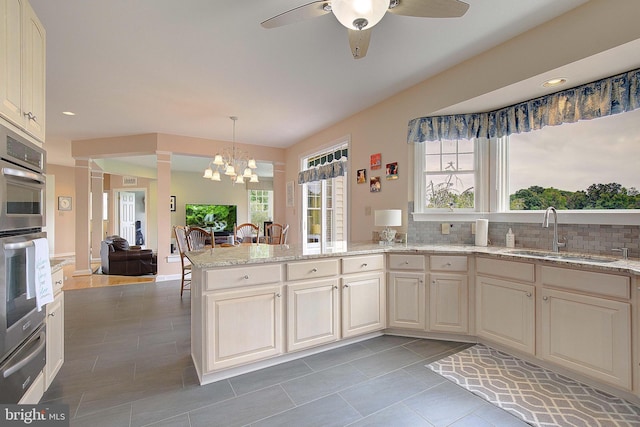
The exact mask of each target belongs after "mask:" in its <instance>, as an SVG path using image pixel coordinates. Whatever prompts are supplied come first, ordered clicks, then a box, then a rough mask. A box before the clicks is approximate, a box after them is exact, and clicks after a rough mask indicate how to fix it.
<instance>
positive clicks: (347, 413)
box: [252, 394, 362, 427]
mask: <svg viewBox="0 0 640 427" xmlns="http://www.w3.org/2000/svg"><path fill="white" fill-rule="evenodd" d="M360 418H362V417H361V415H360V414H358V412H357V411H356V410H355V409H353V408H352V407H351V406H349V404H348V403H347V402H345V401H344V400H342V399H341V398H340V396H339V395H336V394H332V395H329V396H327V397H323V398H322V399H319V400H314V401H313V402H310V403H307V404H305V405H302V406H298V407H296V408H294V409H290V410H288V411H286V412H282V413H280V414H277V415H274V416H272V417H269V418H267V419H264V420H261V421H258V422H256V423H254V424H252V426H255V427H268V426H273V427H282V426H295V427H332V426H336V427H338V426H344V425H346V424H349V423H351V422H353V421H356V420H358V419H360Z"/></svg>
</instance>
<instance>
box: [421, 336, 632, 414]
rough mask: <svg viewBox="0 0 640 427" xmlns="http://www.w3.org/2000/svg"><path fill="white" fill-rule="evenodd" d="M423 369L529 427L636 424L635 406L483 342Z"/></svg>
mask: <svg viewBox="0 0 640 427" xmlns="http://www.w3.org/2000/svg"><path fill="white" fill-rule="evenodd" d="M426 366H427V367H428V368H430V369H431V370H433V371H434V372H436V373H437V374H440V375H442V376H443V377H445V378H447V379H448V380H450V381H453V382H454V383H456V384H458V385H459V386H461V387H463V388H465V389H467V390H469V391H470V392H472V393H474V394H476V395H477V396H480V397H482V398H483V399H485V400H487V401H488V402H491V403H492V404H494V405H496V406H498V407H500V408H502V409H504V410H506V411H508V412H510V413H512V414H513V415H515V416H517V417H519V418H520V419H522V420H524V421H525V422H527V423H529V424H531V425H533V426H540V427H557V426H563V427H564V426H580V427H591V426H621V427H622V426H625V427H626V426H634V427H639V426H640V407H638V406H636V405H633V404H631V403H629V402H627V401H626V400H624V399H620V398H618V397H615V396H612V395H610V394H607V393H604V392H601V391H598V390H596V389H595V388H593V387H590V386H587V385H584V384H582V383H579V382H577V381H574V380H572V379H570V378H567V377H565V376H562V375H559V374H556V373H554V372H552V371H549V370H547V369H544V368H541V367H539V366H537V365H534V364H532V363H529V362H525V361H523V360H520V359H518V358H516V357H514V356H511V355H509V354H506V353H503V352H500V351H497V350H494V349H492V348H490V347H487V346H484V345H482V344H477V345H475V346H473V347H470V348H468V349H466V350H463V351H461V352H459V353H456V354H453V355H451V356H448V357H445V358H444V359H441V360H438V361H437V362H433V363H430V364H428V365H426Z"/></svg>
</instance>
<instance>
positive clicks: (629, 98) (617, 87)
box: [407, 69, 640, 143]
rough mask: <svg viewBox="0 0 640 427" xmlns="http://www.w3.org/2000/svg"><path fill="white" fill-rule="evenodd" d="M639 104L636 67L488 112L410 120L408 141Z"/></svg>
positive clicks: (477, 134)
mask: <svg viewBox="0 0 640 427" xmlns="http://www.w3.org/2000/svg"><path fill="white" fill-rule="evenodd" d="M638 108H640V69H637V70H633V71H629V72H627V73H622V74H618V75H616V76H613V77H608V78H606V79H602V80H598V81H595V82H592V83H588V84H584V85H582V86H577V87H574V88H571V89H566V90H563V91H560V92H555V93H552V94H550V95H546V96H543V97H540V98H536V99H532V100H529V101H525V102H521V103H519V104H516V105H511V106H509V107H505V108H501V109H499V110H495V111H490V112H487V113H471V114H455V115H450V116H434V117H420V118H416V119H413V120H411V121H410V122H409V130H408V135H407V142H408V143H413V142H424V141H439V140H442V139H471V138H500V137H503V136H506V135H510V134H512V133H522V132H529V131H532V130H536V129H541V128H542V127H544V126H556V125H560V124H562V123H574V122H577V121H578V120H591V119H595V118H598V117H605V116H610V115H613V114H618V113H624V112H628V111H632V110H635V109H638Z"/></svg>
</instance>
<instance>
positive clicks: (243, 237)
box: [233, 222, 260, 243]
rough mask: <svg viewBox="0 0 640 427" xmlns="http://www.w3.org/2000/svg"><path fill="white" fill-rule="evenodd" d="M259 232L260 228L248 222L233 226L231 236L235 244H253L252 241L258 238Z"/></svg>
mask: <svg viewBox="0 0 640 427" xmlns="http://www.w3.org/2000/svg"><path fill="white" fill-rule="evenodd" d="M259 232H260V228H259V227H258V226H257V225H255V224H251V223H250V222H246V223H244V224H240V225H237V226H234V228H233V234H234V236H235V239H236V242H237V243H253V242H254V239H257V238H258V233H259Z"/></svg>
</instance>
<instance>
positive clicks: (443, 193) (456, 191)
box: [425, 174, 474, 208]
mask: <svg viewBox="0 0 640 427" xmlns="http://www.w3.org/2000/svg"><path fill="white" fill-rule="evenodd" d="M425 188H426V191H425V197H426V200H425V203H426V204H425V206H426V207H428V208H473V207H474V175H473V174H455V175H454V174H440V175H426V187H425Z"/></svg>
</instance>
